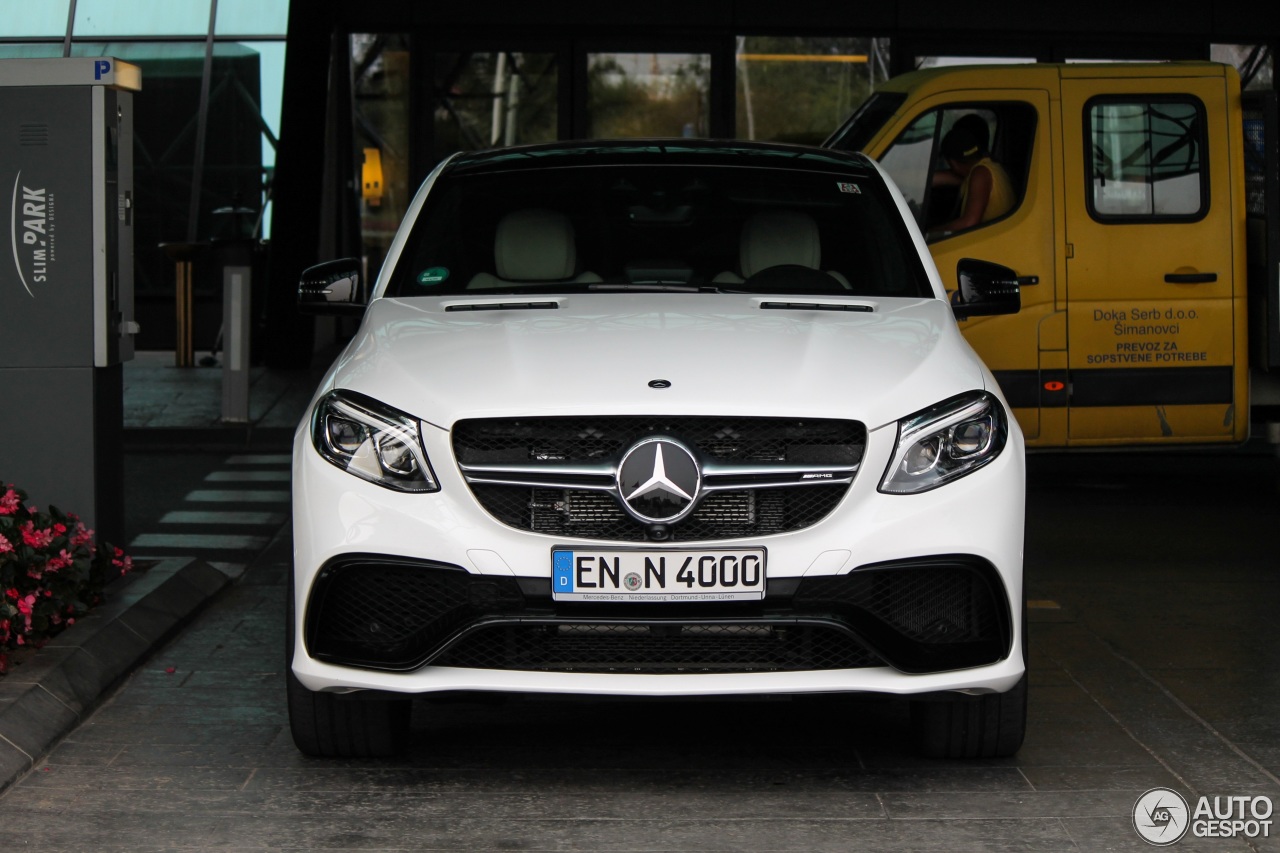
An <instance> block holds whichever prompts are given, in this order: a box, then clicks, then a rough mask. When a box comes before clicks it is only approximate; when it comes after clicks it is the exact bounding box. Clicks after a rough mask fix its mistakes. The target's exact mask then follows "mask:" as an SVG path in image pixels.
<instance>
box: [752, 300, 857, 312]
mask: <svg viewBox="0 0 1280 853" xmlns="http://www.w3.org/2000/svg"><path fill="white" fill-rule="evenodd" d="M760 308H761V309H773V310H775V311H858V312H860V313H863V314H870V313H872V312H873V311H875V309H874V308H872V307H871V306H870V305H856V304H850V303H848V302H761V303H760Z"/></svg>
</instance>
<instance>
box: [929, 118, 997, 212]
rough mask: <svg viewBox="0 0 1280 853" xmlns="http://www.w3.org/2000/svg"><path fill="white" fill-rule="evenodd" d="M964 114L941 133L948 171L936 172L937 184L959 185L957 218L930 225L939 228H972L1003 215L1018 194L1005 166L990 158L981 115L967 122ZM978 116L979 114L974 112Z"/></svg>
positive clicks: (943, 154)
mask: <svg viewBox="0 0 1280 853" xmlns="http://www.w3.org/2000/svg"><path fill="white" fill-rule="evenodd" d="M968 118H970V117H969V116H965V117H964V118H962V119H960V120H959V121H957V122H956V125H955V126H954V127H953V128H951V130H949V131H947V134H946V136H944V137H942V145H941V147H940V150H941V153H942V157H943V159H945V160H946V161H947V165H948V167H949V168H948V169H947V171H940V172H937V173H935V174H934V176H933V183H934V185H935V186H938V185H942V186H959V187H960V204H959V208H958V210H959V213H958V214H957V215H956V217H955V218H954V219H952V220H951V221H949V222H946V223H944V224H942V225H940V226H937V227H935V228H933V229H930V230H931V231H933V232H934V233H935V234H936V233H937V232H950V231H959V230H961V229H964V228H972V227H973V226H975V225H978V224H980V223H982V222H988V221H990V220H992V219H995V218H997V217H999V216H1003V215H1004V214H1006V213H1008V212H1009V211H1010V210H1012V209H1013V207H1014V205H1015V204H1016V203H1017V196H1016V194H1015V192H1014V189H1013V183H1012V182H1011V181H1010V180H1009V175H1008V173H1006V172H1005V170H1004V167H1003V166H1001V165H1000V164H999V163H997V162H996V161H995V160H993V159H991V155H990V153H989V152H988V151H987V143H986V138H985V137H986V128H985V126H981V127H975V126H974V125H985V123H984V122H982V120H981V119H978V121H977V122H967V121H966V119H968ZM973 118H977V116H973Z"/></svg>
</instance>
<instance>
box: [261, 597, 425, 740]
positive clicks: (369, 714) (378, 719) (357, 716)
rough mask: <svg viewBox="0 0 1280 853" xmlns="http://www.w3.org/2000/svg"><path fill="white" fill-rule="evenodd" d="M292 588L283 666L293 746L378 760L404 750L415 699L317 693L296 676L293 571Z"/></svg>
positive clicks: (360, 694)
mask: <svg viewBox="0 0 1280 853" xmlns="http://www.w3.org/2000/svg"><path fill="white" fill-rule="evenodd" d="M288 588H289V593H288V595H289V603H288V613H289V618H288V620H287V622H286V623H285V624H286V628H285V635H286V641H285V668H284V669H285V681H286V688H287V701H288V705H289V730H290V732H291V733H292V734H293V742H294V745H295V746H297V747H298V750H299V751H300V752H302V753H303V754H304V755H311V756H315V757H318V758H376V757H383V756H389V755H395V754H396V753H398V752H400V751H401V750H402V749H403V748H404V746H405V745H406V743H407V742H408V740H409V718H410V712H411V711H412V700H410V699H389V698H385V697H382V696H378V697H370V696H368V695H366V694H365V693H363V692H360V693H353V694H346V695H338V694H334V693H321V692H316V691H312V690H308V689H307V688H306V686H304V685H303V683H302V682H301V681H299V680H298V678H297V676H295V675H294V674H293V645H294V642H293V634H294V607H293V578H292V572H290V580H289V584H288Z"/></svg>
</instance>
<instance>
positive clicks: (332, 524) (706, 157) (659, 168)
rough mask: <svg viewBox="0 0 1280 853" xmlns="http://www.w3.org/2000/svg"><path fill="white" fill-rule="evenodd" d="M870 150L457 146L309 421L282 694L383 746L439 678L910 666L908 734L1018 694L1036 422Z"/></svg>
mask: <svg viewBox="0 0 1280 853" xmlns="http://www.w3.org/2000/svg"><path fill="white" fill-rule="evenodd" d="M958 274H959V279H960V281H961V288H960V291H959V292H958V293H957V294H956V295H955V296H953V297H952V298H950V299H948V296H947V293H946V292H945V291H944V289H943V286H942V282H941V280H940V278H939V277H938V274H937V271H936V269H935V268H934V266H933V262H932V260H931V259H930V257H929V254H928V251H927V249H926V247H925V244H924V241H923V239H922V237H921V235H920V233H919V232H918V230H917V229H916V226H915V225H914V224H913V221H912V218H911V216H910V215H909V213H908V211H907V208H906V206H905V204H904V202H903V200H902V197H901V196H900V195H899V193H898V192H897V190H896V188H894V187H893V185H892V184H891V182H889V181H888V180H887V179H886V178H885V177H884V175H883V174H882V173H881V171H880V170H879V168H878V167H877V166H876V164H875V163H874V162H872V161H869V160H867V159H866V158H864V157H862V156H861V155H855V154H845V153H842V152H834V151H822V150H817V149H808V148H800V147H789V146H782V145H767V144H752V143H745V142H711V141H696V140H639V141H618V142H574V143H562V144H553V145H543V146H534V147H525V148H510V149H503V150H497V151H489V152H484V153H476V154H463V155H456V156H454V157H452V158H450V159H448V160H446V161H445V162H443V163H442V164H440V166H439V167H437V168H436V169H435V170H434V171H433V172H432V174H431V175H430V176H429V177H428V178H427V180H426V181H425V183H424V184H423V186H422V188H421V190H420V191H419V192H418V194H417V196H416V197H415V198H414V200H413V202H412V204H411V205H410V207H409V210H408V213H407V215H406V216H405V220H404V223H403V225H402V226H401V228H400V230H399V232H398V233H397V235H396V237H395V240H394V242H393V244H392V247H391V250H390V252H389V254H388V256H387V258H386V262H385V264H384V265H383V268H382V270H381V272H380V273H379V275H378V277H377V280H376V282H374V283H373V285H372V287H371V288H370V287H368V286H367V285H366V282H365V281H364V280H362V278H361V275H360V264H359V262H358V261H356V260H340V261H331V262H329V263H326V264H321V265H319V266H316V267H313V268H311V269H309V270H307V271H306V272H305V273H304V274H303V277H302V282H301V285H300V288H299V304H300V306H301V307H302V308H304V309H305V310H309V311H314V312H330V313H340V312H355V313H359V314H362V315H363V318H362V321H361V323H360V327H359V330H358V331H357V332H356V334H355V335H354V337H353V339H352V340H351V342H350V344H349V345H347V347H346V348H345V350H344V351H343V352H342V354H341V355H340V356H339V357H338V359H337V360H336V362H335V363H334V364H333V366H332V367H331V368H330V369H329V371H328V373H327V374H326V376H325V378H324V380H323V382H322V384H321V386H320V388H319V389H318V390H317V392H316V395H315V398H314V400H313V402H312V405H311V407H310V410H309V412H308V415H307V417H306V418H305V419H304V421H303V423H301V424H300V425H299V428H298V431H297V435H296V440H295V443H294V450H293V514H294V516H293V517H294V527H293V533H294V540H295V546H294V569H293V574H292V583H291V584H290V599H289V654H290V667H289V669H288V675H287V678H288V697H289V700H288V701H289V718H290V723H291V728H292V732H293V737H294V740H295V742H296V744H297V745H298V747H299V749H301V750H302V751H303V752H305V753H308V754H312V755H336V756H364V755H380V754H388V753H391V752H394V751H395V750H396V749H397V748H398V747H399V746H400V744H401V743H402V742H403V740H404V738H405V737H406V735H407V734H408V731H409V716H410V715H409V707H410V703H411V701H412V700H413V699H414V698H415V697H417V698H424V697H427V696H429V695H430V694H437V693H442V692H445V691H450V692H456V691H500V692H524V693H533V692H538V693H559V694H566V693H569V694H613V695H622V696H658V695H662V696H700V695H701V696H708V695H726V694H787V693H853V692H867V691H872V692H881V693H893V694H900V695H905V696H908V697H909V698H910V699H911V700H912V701H911V709H912V721H913V731H914V733H915V735H916V738H917V741H918V746H919V748H920V749H921V751H923V752H924V753H925V754H927V755H935V756H951V757H990V756H1002V755H1009V754H1012V753H1013V752H1015V751H1016V750H1017V749H1018V747H1019V746H1020V745H1021V743H1022V738H1023V731H1024V729H1025V720H1026V691H1027V688H1026V675H1025V666H1026V665H1025V661H1026V650H1025V646H1024V639H1023V637H1024V634H1023V591H1022V545H1023V506H1024V482H1023V481H1024V460H1023V440H1022V436H1021V433H1020V432H1019V429H1018V426H1017V423H1016V422H1015V421H1014V420H1013V418H1012V417H1011V416H1010V413H1009V409H1008V406H1007V405H1006V403H1005V401H1004V399H1003V398H1002V396H1001V394H1000V389H999V388H998V387H997V385H996V383H995V381H994V380H993V379H992V376H991V373H990V372H989V371H988V370H987V369H986V367H985V366H984V365H983V364H982V362H981V361H980V360H979V359H978V358H977V356H976V355H975V354H974V353H973V351H972V350H971V349H970V348H969V346H968V345H967V344H966V343H965V341H964V339H963V338H962V337H961V335H960V332H959V331H958V328H957V325H956V319H955V318H956V317H957V316H962V317H963V316H969V315H974V314H1001V313H1010V312H1014V311H1017V310H1018V303H1019V297H1018V286H1017V281H1016V273H1014V271H1012V270H1009V269H1007V268H1005V267H1001V266H998V265H996V264H992V263H988V262H984V261H974V260H965V261H962V262H961V263H960V268H959V270H958Z"/></svg>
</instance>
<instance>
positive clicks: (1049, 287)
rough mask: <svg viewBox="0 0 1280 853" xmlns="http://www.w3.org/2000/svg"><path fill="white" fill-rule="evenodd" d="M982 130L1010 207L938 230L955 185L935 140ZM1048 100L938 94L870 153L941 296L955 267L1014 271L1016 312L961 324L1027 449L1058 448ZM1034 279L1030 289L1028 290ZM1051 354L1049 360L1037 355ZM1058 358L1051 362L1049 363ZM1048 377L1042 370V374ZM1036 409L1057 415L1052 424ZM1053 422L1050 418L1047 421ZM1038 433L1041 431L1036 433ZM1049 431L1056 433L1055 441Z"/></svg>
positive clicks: (1059, 333)
mask: <svg viewBox="0 0 1280 853" xmlns="http://www.w3.org/2000/svg"><path fill="white" fill-rule="evenodd" d="M973 117H977V118H980V119H981V120H982V123H981V124H978V125H977V127H978V130H979V134H980V131H981V128H982V124H985V126H986V131H987V139H986V140H984V141H985V142H986V143H987V147H988V149H989V151H990V153H991V156H992V159H994V160H995V161H996V162H998V163H999V164H1000V165H1001V166H1002V167H1003V169H1004V171H1005V172H1006V174H1007V175H1008V177H1009V179H1010V181H1011V183H1012V184H1013V188H1014V192H1015V195H1016V197H1017V201H1016V203H1015V205H1014V206H1013V208H1012V209H1011V210H1010V211H1008V212H1007V213H1005V214H1004V215H1002V216H1000V217H998V218H995V219H992V220H990V221H986V222H982V223H981V224H979V225H977V226H974V227H971V228H967V229H965V230H963V231H955V232H950V233H947V232H940V231H938V228H939V226H940V225H942V224H943V223H947V222H949V221H950V220H952V219H953V218H954V217H955V215H956V212H957V203H958V198H957V193H956V188H955V187H948V186H947V185H945V184H942V183H940V182H939V181H938V180H937V179H936V176H937V174H938V173H939V172H944V171H946V169H947V165H946V161H945V160H944V159H943V158H942V157H941V154H940V150H939V149H940V143H941V140H942V139H943V138H944V137H945V136H946V134H947V133H948V131H950V130H951V128H952V127H954V126H955V125H956V124H957V122H963V123H964V124H965V125H966V127H967V128H970V129H972V128H974V126H975V118H973ZM1054 120H1056V119H1055V117H1053V116H1051V114H1050V99H1049V93H1048V92H1047V91H1045V90H1043V89H1008V88H992V89H965V90H963V91H952V92H944V93H940V94H937V95H933V96H930V97H926V98H922V99H920V100H919V101H917V102H915V103H913V104H911V105H910V106H909V107H907V108H905V110H904V114H903V116H902V117H901V118H899V119H897V121H896V127H895V128H892V129H891V130H890V132H888V133H886V134H884V135H882V136H881V139H883V140H886V141H885V142H884V143H880V144H876V145H875V146H874V147H872V148H870V149H868V151H867V153H868V154H869V155H870V156H872V157H875V158H876V159H878V160H879V161H880V165H881V166H882V167H884V169H885V170H886V171H887V172H888V173H889V174H890V176H891V177H892V178H893V179H894V182H895V183H897V185H898V188H899V189H900V190H901V191H902V193H903V195H905V196H906V198H907V201H908V204H909V205H910V206H911V208H912V210H913V211H914V212H915V214H916V219H917V221H918V223H919V225H920V228H921V230H922V231H925V232H926V234H927V235H928V236H927V239H928V240H929V244H930V245H929V248H930V251H931V252H932V254H933V258H934V261H935V262H936V263H937V266H938V272H939V273H940V274H941V275H942V279H943V281H944V282H945V283H946V287H947V290H948V291H952V290H954V289H955V287H956V262H957V261H959V260H960V259H961V258H979V259H982V260H987V261H995V262H997V263H1000V264H1004V265H1005V266H1008V267H1012V268H1013V269H1014V270H1016V271H1017V273H1018V275H1019V277H1020V278H1022V280H1023V283H1024V286H1023V288H1022V310H1021V311H1020V312H1019V313H1017V314H1011V315H1001V316H994V317H974V318H970V319H968V320H964V321H962V322H961V324H960V328H961V331H962V332H963V333H964V336H965V338H966V339H967V340H968V341H969V343H970V345H971V346H972V347H973V348H974V350H976V351H977V353H978V355H979V356H981V358H982V360H983V361H984V362H986V364H987V366H988V367H989V368H991V370H992V372H993V373H995V375H996V379H997V380H998V381H999V382H1000V386H1001V389H1002V390H1003V392H1004V394H1005V397H1006V398H1007V399H1008V401H1009V404H1010V406H1012V407H1013V410H1014V414H1015V415H1016V416H1017V418H1018V422H1019V424H1020V425H1021V426H1022V430H1023V432H1024V433H1025V434H1026V436H1027V439H1028V441H1029V442H1030V443H1031V444H1037V443H1044V442H1045V441H1048V442H1049V443H1053V444H1062V443H1064V442H1065V430H1066V424H1065V412H1066V409H1065V408H1064V407H1065V403H1066V393H1065V389H1066V386H1065V384H1064V381H1063V380H1065V378H1066V377H1065V368H1066V364H1065V350H1066V335H1065V323H1064V322H1063V321H1062V320H1063V318H1062V317H1061V316H1059V317H1058V318H1057V320H1056V322H1055V319H1054V315H1055V312H1057V308H1056V301H1057V300H1056V299H1055V293H1054V282H1055V280H1057V277H1058V276H1057V274H1056V272H1057V271H1056V270H1055V264H1056V263H1057V262H1058V261H1057V259H1056V258H1055V246H1056V245H1057V242H1056V241H1055V232H1054V221H1055V218H1059V217H1060V216H1061V214H1060V212H1059V211H1058V206H1059V205H1060V202H1059V201H1057V200H1055V197H1054V187H1053V170H1052V168H1051V164H1052V152H1051V146H1050V139H1051V138H1052V130H1051V125H1052V121H1054ZM1032 282H1035V283H1034V284H1033V283H1032ZM1046 349H1047V350H1049V351H1053V353H1054V355H1053V356H1051V357H1050V361H1049V362H1044V360H1043V359H1042V357H1041V353H1042V350H1046ZM1055 357H1056V358H1057V359H1058V361H1057V362H1053V361H1052V358H1055ZM1046 368H1047V369H1048V372H1047V373H1046V372H1044V371H1045V369H1046ZM1042 407H1049V408H1055V411H1056V412H1057V413H1059V415H1061V417H1060V418H1058V422H1059V423H1057V425H1056V427H1055V424H1054V423H1050V422H1048V421H1045V420H1044V419H1043V418H1042V412H1041V409H1042ZM1051 420H1052V419H1051ZM1042 427H1048V432H1047V433H1046V434H1044V435H1042V432H1043V430H1042ZM1055 433H1056V434H1055Z"/></svg>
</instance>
